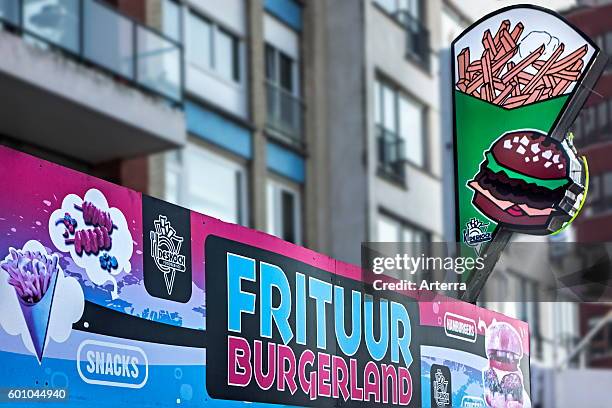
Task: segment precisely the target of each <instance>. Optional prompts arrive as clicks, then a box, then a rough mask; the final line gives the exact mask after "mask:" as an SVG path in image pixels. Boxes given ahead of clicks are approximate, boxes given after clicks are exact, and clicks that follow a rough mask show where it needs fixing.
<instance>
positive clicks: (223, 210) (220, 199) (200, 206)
mask: <svg viewBox="0 0 612 408" xmlns="http://www.w3.org/2000/svg"><path fill="white" fill-rule="evenodd" d="M198 150H199V149H198ZM238 172H240V170H239V168H238V166H237V165H235V164H234V163H232V162H229V161H228V160H225V159H223V158H221V157H218V156H215V155H213V154H212V153H209V152H203V151H201V150H200V151H196V150H195V149H194V151H192V152H190V153H189V156H188V161H187V174H189V175H190V177H189V186H188V191H189V196H188V202H187V206H188V207H189V208H190V209H192V210H195V211H198V212H201V213H203V214H207V215H210V216H213V217H216V218H219V219H221V220H223V221H227V222H233V223H238V222H239V221H240V219H239V217H240V209H239V208H240V201H239V195H238V191H239V186H238V185H237V180H238V179H237V177H236V173H238Z"/></svg>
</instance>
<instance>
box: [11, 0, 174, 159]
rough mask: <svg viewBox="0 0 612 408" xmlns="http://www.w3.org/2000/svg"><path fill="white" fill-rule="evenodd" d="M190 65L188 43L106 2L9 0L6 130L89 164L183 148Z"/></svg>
mask: <svg viewBox="0 0 612 408" xmlns="http://www.w3.org/2000/svg"><path fill="white" fill-rule="evenodd" d="M1 28H4V30H2V29H1ZM182 73H183V69H182V48H181V45H180V44H178V43H176V42H174V41H173V40H171V39H169V38H166V37H165V36H164V35H162V34H160V33H158V32H156V31H154V30H152V29H150V28H148V27H145V26H143V25H141V24H139V23H137V22H136V21H134V20H132V19H130V18H128V17H126V16H124V15H122V14H120V13H118V12H117V11H116V10H114V9H113V8H111V7H109V6H107V5H105V4H103V3H101V2H99V1H98V0H0V87H2V88H3V90H5V92H8V94H10V95H12V96H13V97H12V99H11V101H0V134H5V135H8V136H9V137H12V138H16V139H18V140H22V141H25V142H26V143H31V144H34V145H37V146H39V147H43V148H47V149H51V150H59V151H61V153H62V154H64V155H67V156H75V157H77V158H79V159H80V160H82V161H84V162H88V163H97V162H104V161H108V160H114V159H118V158H121V157H133V156H137V155H141V154H148V153H151V152H156V151H161V150H164V149H168V148H172V147H177V146H180V145H182V144H184V142H185V137H186V136H185V124H184V117H183V115H182V112H181V110H180V106H181V105H182V81H183V79H182ZM177 108H178V109H177ZM92 140H99V141H102V140H103V141H104V144H105V148H104V149H100V148H99V144H97V143H92Z"/></svg>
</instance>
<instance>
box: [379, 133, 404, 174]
mask: <svg viewBox="0 0 612 408" xmlns="http://www.w3.org/2000/svg"><path fill="white" fill-rule="evenodd" d="M377 131H378V135H377V137H376V142H377V150H378V169H379V171H380V172H381V173H382V174H383V175H385V176H387V177H390V178H392V179H394V180H396V181H399V182H404V181H405V179H406V166H405V161H406V155H405V152H406V147H405V144H404V140H403V139H401V138H399V137H398V136H397V135H396V134H395V133H393V132H389V131H388V130H385V129H383V128H382V127H381V126H378V129H377Z"/></svg>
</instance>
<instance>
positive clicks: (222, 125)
mask: <svg viewBox="0 0 612 408" xmlns="http://www.w3.org/2000/svg"><path fill="white" fill-rule="evenodd" d="M318 7H319V6H318V5H317V4H316V2H315V3H313V4H311V5H309V7H304V4H302V3H301V2H299V1H294V0H281V1H278V0H265V1H264V0H256V1H246V0H227V1H223V2H217V1H212V0H193V1H176V0H129V1H126V0H69V1H59V0H19V1H14V2H13V1H2V2H0V21H1V22H2V28H3V30H2V31H0V35H2V39H1V41H0V47H2V50H1V51H2V55H3V58H1V59H2V61H3V64H4V66H3V67H0V73H2V81H3V83H2V89H3V92H6V95H7V96H8V95H10V96H11V97H10V98H9V97H7V98H4V100H5V102H4V104H5V106H3V109H2V127H3V128H0V134H1V135H2V142H3V143H5V144H8V145H11V146H13V147H15V148H18V149H21V150H25V151H28V152H31V153H34V154H37V155H39V156H42V157H44V158H47V159H50V160H52V161H57V162H60V163H62V164H66V165H69V166H72V167H75V168H78V169H79V170H82V171H86V172H89V173H91V174H95V175H97V176H101V177H104V178H106V179H109V180H111V181H114V182H118V183H121V184H124V185H127V186H129V187H132V188H135V189H137V190H139V191H143V192H145V193H149V194H151V195H154V196H157V197H160V198H164V199H166V200H168V201H171V202H174V203H177V204H179V205H182V206H185V207H189V208H191V209H194V210H197V211H201V212H204V213H207V214H210V215H212V216H215V217H218V218H220V219H222V220H224V221H228V222H234V223H239V224H242V225H246V226H249V227H253V228H257V229H260V230H263V231H267V232H270V233H273V234H275V235H278V236H280V237H282V238H284V239H287V240H289V241H291V242H295V243H298V244H307V245H309V246H310V247H312V248H314V249H319V250H325V249H326V248H325V240H326V238H327V236H326V234H325V233H324V228H323V227H324V226H325V225H326V223H325V221H324V219H325V218H324V217H325V211H324V210H320V209H319V207H320V206H319V205H318V204H317V203H318V199H319V197H321V196H323V195H324V194H326V190H325V188H324V187H325V185H326V184H325V177H323V174H324V173H323V169H322V166H320V165H318V164H317V165H315V164H313V163H315V162H316V163H319V162H322V160H315V157H316V156H317V155H320V154H321V152H324V147H323V145H322V143H323V141H324V133H323V132H322V131H321V125H319V123H324V122H323V121H322V119H320V118H319V115H324V114H325V111H324V105H323V104H320V105H321V106H318V104H316V103H314V102H312V103H311V102H310V101H311V100H315V98H316V99H318V100H323V99H324V98H321V97H320V96H319V95H318V93H320V92H321V90H322V89H323V84H322V81H321V80H318V81H317V80H315V79H316V78H317V77H320V76H321V75H322V69H323V68H324V66H323V64H322V62H321V60H320V59H317V58H311V56H312V55H315V54H316V53H321V51H320V49H321V47H322V46H323V45H324V41H323V37H322V35H323V34H322V33H320V32H319V31H318V30H317V28H316V25H315V23H314V22H315V19H316V18H317V16H316V15H317V13H319V11H318ZM305 83H313V84H320V85H313V86H308V87H306V86H305V85H304V84H305Z"/></svg>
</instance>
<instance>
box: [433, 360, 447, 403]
mask: <svg viewBox="0 0 612 408" xmlns="http://www.w3.org/2000/svg"><path fill="white" fill-rule="evenodd" d="M430 375H431V406H432V407H446V408H448V407H451V406H452V403H451V392H452V386H451V375H450V369H449V368H448V367H446V366H442V365H438V364H434V365H432V366H431V371H430Z"/></svg>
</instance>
